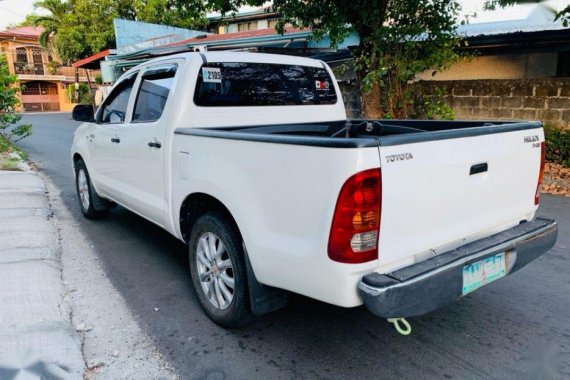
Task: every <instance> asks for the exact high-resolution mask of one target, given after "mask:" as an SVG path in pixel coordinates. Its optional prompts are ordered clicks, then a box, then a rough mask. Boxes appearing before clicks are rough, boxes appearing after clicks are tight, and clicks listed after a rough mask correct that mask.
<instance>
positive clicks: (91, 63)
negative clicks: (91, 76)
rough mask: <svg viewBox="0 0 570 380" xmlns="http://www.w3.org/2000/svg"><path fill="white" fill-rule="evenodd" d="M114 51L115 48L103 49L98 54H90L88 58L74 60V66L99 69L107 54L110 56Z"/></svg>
mask: <svg viewBox="0 0 570 380" xmlns="http://www.w3.org/2000/svg"><path fill="white" fill-rule="evenodd" d="M114 53H115V50H113V49H107V50H103V51H100V52H99V53H97V54H93V55H92V56H89V57H87V58H83V59H81V60H79V61H77V62H73V64H72V66H73V67H75V68H76V69H77V68H80V67H81V68H84V69H92V70H98V69H99V62H101V61H102V60H104V59H105V57H106V56H108V55H110V54H114Z"/></svg>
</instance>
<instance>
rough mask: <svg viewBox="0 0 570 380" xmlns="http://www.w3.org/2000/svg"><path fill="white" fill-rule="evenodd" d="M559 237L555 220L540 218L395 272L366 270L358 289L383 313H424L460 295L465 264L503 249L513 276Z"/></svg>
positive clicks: (370, 306)
mask: <svg viewBox="0 0 570 380" xmlns="http://www.w3.org/2000/svg"><path fill="white" fill-rule="evenodd" d="M557 235H558V226H557V224H556V222H555V221H554V220H549V219H542V218H536V219H534V220H533V221H532V222H528V223H522V224H519V225H518V226H516V227H513V228H511V229H509V230H506V231H503V232H500V233H498V234H496V235H492V236H490V237H488V238H484V239H481V240H477V241H474V242H472V243H469V244H466V245H464V246H461V247H459V248H457V249H455V250H453V251H449V252H445V253H442V254H440V255H437V256H435V257H431V258H429V259H427V260H425V261H422V262H419V263H416V264H413V265H410V266H408V267H405V268H402V269H399V270H397V271H394V272H391V273H387V274H379V273H371V274H368V275H366V276H364V277H363V278H362V280H361V281H360V284H359V285H358V292H359V294H360V297H361V298H362V300H363V302H364V304H365V305H366V307H367V308H368V309H369V310H370V311H371V312H372V313H373V314H375V315H377V316H379V317H383V318H398V317H413V316H418V315H423V314H426V313H429V312H431V311H433V310H436V309H438V308H440V307H442V306H444V305H447V304H449V303H452V302H454V301H455V300H457V299H458V298H460V297H462V294H463V293H462V290H463V267H464V266H465V265H468V264H472V263H474V262H477V261H481V260H483V259H485V258H487V257H490V256H493V255H496V254H498V253H501V252H505V256H506V257H505V260H506V275H509V274H511V273H514V272H516V271H517V270H519V269H520V268H522V267H524V266H525V265H527V264H528V263H530V262H531V261H533V260H534V259H536V258H537V257H539V256H541V255H542V254H544V253H545V252H547V251H548V250H549V249H550V248H552V247H553V246H554V243H555V242H556V237H557Z"/></svg>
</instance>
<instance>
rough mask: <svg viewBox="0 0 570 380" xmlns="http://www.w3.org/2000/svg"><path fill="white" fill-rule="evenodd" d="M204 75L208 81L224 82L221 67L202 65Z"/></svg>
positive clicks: (205, 80)
mask: <svg viewBox="0 0 570 380" xmlns="http://www.w3.org/2000/svg"><path fill="white" fill-rule="evenodd" d="M202 77H203V81H204V82H206V83H222V71H221V70H220V68H219V67H202Z"/></svg>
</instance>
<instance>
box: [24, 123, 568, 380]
mask: <svg viewBox="0 0 570 380" xmlns="http://www.w3.org/2000/svg"><path fill="white" fill-rule="evenodd" d="M25 120H26V121H29V122H32V123H33V124H34V135H33V136H32V137H30V138H29V139H26V140H24V141H21V143H20V145H21V146H22V148H24V149H25V150H27V151H28V152H29V153H30V158H31V159H32V160H34V161H36V163H37V164H38V166H39V167H40V168H41V170H43V171H44V172H45V173H46V174H47V175H48V176H49V177H51V179H52V180H53V181H54V182H55V184H56V186H58V187H59V189H60V190H61V192H62V194H61V195H62V197H63V198H64V201H65V202H64V203H65V205H66V206H67V207H68V208H69V209H70V210H71V212H72V213H73V215H74V216H75V217H76V219H77V222H78V225H79V230H78V231H77V233H81V234H85V235H86V236H87V237H88V238H89V239H91V240H92V241H94V245H95V247H96V248H97V251H98V254H99V256H100V261H101V262H102V263H103V265H104V267H105V269H106V273H107V276H108V277H109V279H110V280H111V281H112V283H113V284H114V286H115V287H116V288H117V289H118V291H119V292H120V293H121V295H122V296H123V297H124V299H125V300H126V302H127V304H128V306H129V307H130V309H131V311H132V312H133V313H134V314H135V315H136V316H137V319H138V321H139V323H140V325H141V327H142V329H143V330H144V331H145V332H146V333H147V334H148V335H149V336H150V337H151V339H152V340H153V341H154V343H155V345H156V347H157V348H158V350H159V351H160V352H161V353H162V354H163V355H164V357H165V358H166V359H167V360H168V361H169V362H170V364H171V365H172V366H173V367H174V368H175V370H176V371H177V372H178V374H179V375H180V376H181V378H184V379H196V378H204V379H223V378H226V379H234V378H235V379H254V378H260V379H269V378H271V379H292V378H293V379H321V378H322V379H325V378H327V379H328V378H330V379H348V378H351V379H352V378H461V379H466V378H467V379H471V378H474V379H481V378H482V379H505V378H510V379H521V378H537V376H536V375H537V374H540V373H542V374H546V375H547V377H544V378H570V354H569V353H570V318H569V317H568V316H569V314H570V275H569V273H570V259H569V255H570V252H569V250H570V198H559V197H551V196H544V197H543V200H542V206H541V213H542V214H544V215H550V216H552V217H554V218H556V219H557V220H558V222H559V225H560V237H559V240H558V244H557V246H556V247H555V248H554V249H553V250H552V251H551V252H550V253H548V254H547V255H545V256H544V257H542V258H540V259H539V260H538V261H536V262H535V263H534V264H533V265H531V266H529V267H528V268H526V269H524V270H522V271H521V272H518V273H517V274H515V275H513V276H510V277H508V278H506V279H503V280H501V281H499V282H497V283H495V284H493V285H490V286H488V287H486V288H484V289H481V290H480V291H478V292H476V293H475V294H472V295H469V296H467V297H465V298H463V299H462V300H460V301H459V302H457V303H456V304H454V305H451V306H448V307H446V308H444V309H442V310H439V311H437V312H434V313H431V314H429V315H427V316H424V317H420V318H411V319H410V322H411V323H412V325H413V328H414V331H413V333H412V335H411V336H408V337H402V336H399V335H398V334H397V333H395V331H394V330H393V329H392V328H391V327H390V325H389V324H388V323H386V321H384V320H382V319H378V318H376V317H374V316H372V315H371V314H369V313H368V312H367V311H366V310H365V309H364V308H357V309H350V310H347V309H342V308H337V307H333V306H330V305H326V304H323V303H319V302H316V301H312V300H310V299H307V298H304V297H293V299H292V301H291V303H290V305H289V306H288V307H287V308H286V309H284V310H280V311H277V312H275V313H273V314H270V315H267V316H265V317H263V318H261V319H260V320H259V321H257V322H256V323H254V324H253V325H252V326H250V327H248V328H246V329H244V330H241V331H226V330H224V329H221V328H219V327H217V326H216V325H215V324H213V323H212V322H210V320H209V319H208V318H207V317H206V316H205V315H204V314H203V313H202V311H201V309H200V307H199V305H198V302H197V300H196V298H195V296H194V294H193V292H192V285H191V282H190V279H189V272H188V269H187V267H188V262H187V259H186V252H185V248H184V246H183V245H181V244H179V243H178V242H177V241H176V240H175V239H174V238H172V237H171V236H169V235H168V234H167V233H165V232H163V231H161V230H160V229H159V228H158V227H155V226H154V225H152V224H150V223H148V222H146V221H145V220H143V219H141V218H139V217H137V216H135V215H134V214H132V213H130V212H128V211H126V210H124V209H122V208H118V209H116V210H114V211H113V212H112V213H111V215H110V217H109V218H107V219H105V220H101V221H96V222H92V221H87V220H84V219H83V218H82V217H81V215H80V211H79V207H78V205H77V201H76V198H75V190H74V185H73V175H72V171H71V166H70V162H69V148H70V146H71V141H72V134H73V131H74V129H75V127H76V125H77V123H76V122H74V121H72V120H70V115H69V114H51V115H30V116H27V117H26V118H25ZM154 307H159V308H160V312H158V313H156V312H153V308H154ZM110 312H111V313H112V311H111V310H110ZM549 371H553V372H552V373H553V376H548V374H549V373H550V372H549ZM144 376H145V374H141V375H140V378H144Z"/></svg>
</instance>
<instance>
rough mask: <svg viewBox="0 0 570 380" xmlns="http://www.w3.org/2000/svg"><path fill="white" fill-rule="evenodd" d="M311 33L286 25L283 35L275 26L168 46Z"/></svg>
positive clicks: (244, 40)
mask: <svg viewBox="0 0 570 380" xmlns="http://www.w3.org/2000/svg"><path fill="white" fill-rule="evenodd" d="M299 33H300V34H307V35H309V34H311V31H310V30H308V29H297V28H293V27H285V30H284V34H283V35H281V34H279V33H277V32H276V31H275V29H274V28H265V29H257V30H248V31H244V32H234V33H225V34H204V35H201V36H198V37H194V38H189V39H187V40H182V41H178V42H174V43H172V44H169V45H168V46H180V45H187V46H193V45H208V46H211V45H212V44H219V43H221V42H230V41H231V42H236V41H240V42H248V41H251V42H253V41H255V39H260V38H264V37H271V36H280V37H283V36H287V37H293V36H294V35H295V34H299Z"/></svg>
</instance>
